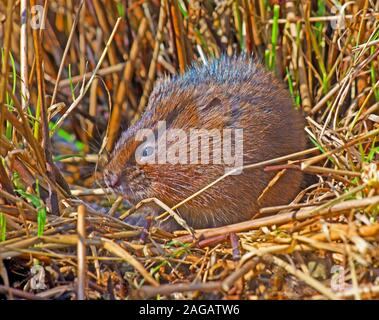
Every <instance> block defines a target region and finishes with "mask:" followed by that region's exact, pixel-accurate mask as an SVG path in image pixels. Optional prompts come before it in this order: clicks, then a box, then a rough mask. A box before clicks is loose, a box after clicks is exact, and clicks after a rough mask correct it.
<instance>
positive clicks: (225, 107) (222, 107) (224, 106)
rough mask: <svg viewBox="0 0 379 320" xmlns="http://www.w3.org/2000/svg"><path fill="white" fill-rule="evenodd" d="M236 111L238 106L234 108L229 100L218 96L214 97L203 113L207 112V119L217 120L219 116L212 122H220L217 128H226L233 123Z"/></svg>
mask: <svg viewBox="0 0 379 320" xmlns="http://www.w3.org/2000/svg"><path fill="white" fill-rule="evenodd" d="M235 109H236V106H232V105H231V103H230V101H229V99H227V98H226V97H223V96H219V95H218V96H214V97H212V98H211V100H210V101H208V103H206V105H205V107H204V108H203V111H205V112H204V115H205V117H206V118H208V117H212V118H215V115H217V119H212V120H213V121H217V122H218V125H217V126H222V127H226V126H228V125H229V124H230V123H231V121H232V119H233V117H234V114H235Z"/></svg>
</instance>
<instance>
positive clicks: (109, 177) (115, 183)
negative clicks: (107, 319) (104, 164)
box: [104, 170, 122, 189]
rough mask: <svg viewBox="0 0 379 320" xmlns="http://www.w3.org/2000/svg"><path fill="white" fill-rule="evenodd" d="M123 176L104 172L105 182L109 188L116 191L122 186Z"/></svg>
mask: <svg viewBox="0 0 379 320" xmlns="http://www.w3.org/2000/svg"><path fill="white" fill-rule="evenodd" d="M121 176H122V175H121V174H119V173H115V172H110V171H108V170H106V171H105V172H104V181H105V183H106V184H107V185H108V187H110V188H112V189H115V188H117V187H119V186H120V185H121Z"/></svg>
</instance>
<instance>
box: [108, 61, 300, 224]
mask: <svg viewBox="0 0 379 320" xmlns="http://www.w3.org/2000/svg"><path fill="white" fill-rule="evenodd" d="M162 124H164V127H165V129H166V131H165V132H169V134H171V135H173V136H175V134H176V133H178V132H179V133H183V132H184V133H185V134H186V135H185V138H183V136H181V135H180V134H177V135H176V138H174V139H171V140H170V139H167V136H166V137H165V141H164V143H165V145H166V150H164V152H165V155H164V156H165V160H166V161H159V160H160V159H159V157H160V154H161V153H162V148H161V151H159V150H158V149H159V143H160V142H162V139H163V138H161V136H159V132H160V130H161V126H162ZM143 129H145V131H143ZM146 129H147V130H146ZM172 129H176V130H177V131H175V130H174V131H173V130H172ZM178 129H179V131H178ZM194 129H201V130H203V132H206V133H210V136H212V138H211V139H209V148H208V149H207V150H208V151H209V159H210V160H209V161H208V162H209V163H204V161H202V160H204V159H203V158H201V154H200V153H199V152H201V151H203V149H202V145H201V140H199V144H198V145H197V146H198V147H199V148H198V149H196V150H194V147H195V144H193V143H192V142H193V139H194V138H193V136H192V135H191V133H192V132H193V130H194ZM241 129H242V130H241ZM141 132H143V133H144V134H145V137H147V135H146V132H151V133H152V135H153V138H152V139H150V141H149V139H148V138H146V139H145V140H144V141H140V140H142V139H141V137H140V136H141ZM172 132H174V134H172ZM225 132H231V134H230V136H229V138H230V139H229V140H227V138H226V136H224V133H225ZM214 133H215V134H216V135H213V134H214ZM217 133H219V135H218V137H217ZM137 136H138V139H136V138H137ZM219 138H221V144H220V143H219V142H220V141H219V140H218V141H217V142H218V143H212V141H213V142H215V141H216V140H217V139H219ZM224 142H225V143H226V142H229V143H230V144H231V145H230V147H231V150H233V151H234V155H233V154H231V155H232V156H233V157H232V159H234V160H237V159H240V160H243V164H250V163H257V162H261V161H264V160H268V159H273V158H276V157H280V156H283V155H287V154H291V153H294V152H297V151H301V150H303V149H304V148H305V147H306V136H305V132H304V120H303V117H302V115H301V114H300V113H299V112H298V111H296V110H295V109H294V108H293V106H292V100H291V97H290V96H289V93H288V92H287V90H286V89H285V87H284V86H283V85H282V83H281V82H280V81H278V80H276V79H275V78H274V77H273V76H272V75H271V73H269V72H267V71H266V70H265V69H264V68H263V67H262V66H261V65H260V64H259V63H257V62H255V61H253V60H252V59H249V58H246V57H227V56H224V57H222V58H220V59H217V60H213V61H209V62H208V64H207V65H197V66H193V67H192V68H190V69H189V70H188V71H187V72H186V73H185V74H184V75H182V76H179V75H178V76H175V77H173V78H171V79H165V80H163V81H160V82H158V84H157V85H156V86H155V88H154V90H153V92H152V93H151V96H150V99H149V103H148V105H147V107H146V110H145V112H144V113H143V114H142V116H141V118H140V119H139V121H138V122H136V123H135V124H134V125H132V126H131V127H130V128H129V129H128V130H127V131H125V132H124V133H123V134H122V135H121V137H120V139H119V141H118V142H117V144H116V147H115V149H114V151H113V154H112V156H111V158H110V161H109V163H108V164H107V165H106V167H105V170H104V180H105V182H106V183H107V184H108V186H110V187H111V188H113V189H114V190H115V191H116V193H119V194H122V195H124V196H125V197H126V198H127V199H128V200H129V201H131V202H132V203H134V204H136V203H137V202H139V201H140V200H142V199H144V198H152V197H155V198H158V199H160V200H161V201H163V202H164V203H166V204H167V205H168V206H170V207H172V206H174V205H175V204H177V203H179V202H180V201H182V200H184V199H186V198H187V197H189V196H191V195H192V194H193V193H195V192H196V191H198V190H200V189H202V188H203V187H204V186H206V185H208V184H209V183H211V182H212V181H214V180H216V179H217V178H218V177H220V176H222V175H223V174H224V173H225V170H226V169H227V168H229V167H231V164H230V163H228V164H226V162H224V161H221V162H220V161H219V160H220V159H219V158H218V160H217V161H215V156H216V155H217V156H220V155H221V159H222V160H224V157H223V156H224V155H225V148H224ZM178 146H179V147H178ZM180 146H181V147H183V146H184V147H185V150H184V151H183V148H182V149H180ZM241 147H242V148H241ZM221 149H222V150H221ZM173 150H174V151H173ZM175 150H176V151H175ZM199 150H200V151H199ZM229 151H230V150H229ZM170 152H171V153H170ZM238 153H239V155H240V157H239V158H238V157H237V156H238ZM194 155H198V157H196V158H197V160H199V159H200V161H198V162H199V163H195V162H196V161H195V162H191V159H192V158H193V156H194ZM167 156H169V157H167ZM170 157H171V158H174V160H172V159H168V158H170ZM225 158H226V157H225ZM212 160H213V161H212ZM170 161H171V162H170ZM205 162H206V161H205ZM238 164H239V163H238ZM238 164H237V163H234V167H236V166H237V165H238ZM232 166H233V164H232ZM274 175H275V173H273V172H264V171H263V168H261V169H252V170H244V171H242V173H240V174H235V175H231V176H228V177H227V178H225V179H223V180H222V181H220V182H219V183H217V184H216V185H214V186H213V187H211V188H209V189H208V190H206V191H205V192H203V193H201V194H200V195H198V196H197V197H195V198H194V199H192V200H190V201H189V202H187V203H185V204H184V205H182V206H181V207H180V208H178V210H177V211H178V212H179V214H180V215H181V216H182V217H183V218H184V219H185V220H186V221H187V223H188V224H189V225H190V226H192V227H194V228H206V227H217V226H222V225H227V224H231V223H237V222H241V221H244V220H247V219H249V218H251V217H252V216H253V215H254V214H255V213H257V211H258V210H259V208H260V207H263V206H274V205H281V204H287V203H289V202H290V201H291V200H292V199H293V198H294V197H295V195H296V194H297V193H298V191H299V188H300V183H301V181H302V173H301V172H299V171H294V170H288V171H287V172H286V173H285V174H284V175H282V176H281V177H280V178H279V180H278V181H277V182H276V183H275V184H274V185H273V186H272V187H271V188H270V189H269V190H268V192H265V194H264V196H263V197H261V198H260V196H261V194H262V191H263V190H264V189H265V188H266V187H267V185H268V184H269V182H270V181H271V180H272V178H273V177H274ZM258 199H259V201H258ZM137 220H138V218H136V217H135V218H134V222H137ZM171 220H172V219H171ZM172 227H173V224H172V223H166V224H165V225H163V228H167V229H171V228H172Z"/></svg>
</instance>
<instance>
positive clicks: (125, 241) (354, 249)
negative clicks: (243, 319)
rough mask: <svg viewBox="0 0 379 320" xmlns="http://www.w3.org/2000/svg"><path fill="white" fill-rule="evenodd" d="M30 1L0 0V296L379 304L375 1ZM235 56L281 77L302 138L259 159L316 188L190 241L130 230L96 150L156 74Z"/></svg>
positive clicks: (109, 143)
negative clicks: (102, 182)
mask: <svg viewBox="0 0 379 320" xmlns="http://www.w3.org/2000/svg"><path fill="white" fill-rule="evenodd" d="M38 4H39V3H38V2H37V3H36V1H35V0H31V1H30V2H29V1H26V0H20V1H15V0H8V1H7V2H5V3H4V2H1V3H0V22H1V24H0V39H1V44H2V45H1V46H2V63H1V77H0V107H1V113H0V152H1V161H0V236H1V239H0V240H1V242H0V294H1V297H3V298H8V299H10V298H26V299H73V298H79V299H81V298H84V297H86V298H91V299H97V298H100V299H126V298H136V297H140V298H141V297H142V298H149V297H150V298H157V297H160V298H165V299H183V298H185V299H204V298H217V299H218V298H223V299H293V298H295V299H326V298H328V299H338V298H342V299H345V298H347V299H350V298H356V299H375V298H378V296H379V261H378V256H379V255H378V253H379V249H378V241H379V221H378V211H379V193H378V191H379V171H378V167H377V163H378V151H379V143H378V134H379V126H378V123H379V117H378V107H379V86H378V79H379V73H378V69H379V42H378V41H379V40H378V39H379V28H378V27H379V23H378V18H377V17H378V15H379V2H378V1H371V0H370V1H369V0H361V1H355V3H351V2H349V3H347V2H345V1H341V5H342V6H341V7H336V6H335V5H334V1H325V2H324V1H303V0H302V1H263V0H262V1H259V0H258V1H247V0H219V1H186V0H178V1H174V0H162V1H158V0H151V1H127V0H125V1H111V0H104V1H85V2H83V1H68V0H67V1H66V0H63V1H53V0H52V1H48V2H46V7H45V8H44V10H43V11H41V10H33V12H34V13H33V14H32V13H31V11H32V10H31V6H35V5H38ZM38 8H39V9H40V8H42V7H37V9H38ZM24 10H25V12H26V14H24V16H25V17H27V19H26V21H21V20H20V15H21V14H22V12H23V11H24ZM36 14H37V16H38V15H39V14H41V16H42V17H43V21H44V28H42V29H38V28H32V26H33V23H34V26H35V25H37V26H38V24H40V23H41V19H38V18H41V16H39V17H36ZM119 17H120V18H119ZM242 51H244V52H248V53H254V54H255V55H256V56H257V57H259V58H260V59H261V60H262V61H264V63H265V64H266V65H267V67H268V68H269V69H271V70H273V72H275V73H276V74H277V76H278V77H279V78H283V79H284V81H287V83H288V87H289V90H290V92H291V94H292V96H293V99H294V105H295V106H296V107H298V108H301V109H303V110H304V112H305V113H306V114H307V120H308V126H307V132H308V133H309V137H310V138H311V140H312V141H313V143H314V148H313V149H312V150H310V151H309V153H308V155H307V156H306V152H305V153H304V157H303V159H305V160H297V161H291V157H288V158H287V159H286V160H285V161H283V160H281V161H280V159H279V160H278V161H271V162H269V163H263V164H260V167H261V168H262V170H275V171H277V172H278V175H280V172H281V171H282V170H288V169H291V170H304V171H305V172H308V173H311V174H313V175H314V176H315V177H316V178H317V183H315V184H313V185H312V186H310V187H308V188H307V189H305V190H303V191H302V192H301V193H300V194H299V196H298V197H297V198H296V199H295V200H294V201H293V202H292V203H291V204H288V205H287V206H282V207H275V208H263V209H262V210H261V211H262V212H261V213H265V214H267V213H272V214H273V215H271V216H268V217H265V218H259V217H258V218H257V219H255V220H252V221H247V222H244V223H241V224H237V225H232V226H227V227H224V228H219V229H213V230H203V231H196V233H195V236H196V239H194V238H193V236H192V235H189V234H188V233H187V232H185V231H182V232H177V233H175V234H167V233H164V232H163V231H161V230H159V229H157V228H154V227H152V228H150V229H149V230H141V229H134V228H132V227H130V226H128V225H127V224H125V223H124V222H123V220H122V217H123V216H125V214H124V213H125V212H126V210H127V208H126V207H125V204H124V203H123V201H122V199H115V198H114V197H113V196H112V195H111V194H109V193H108V191H107V190H106V189H102V188H101V187H100V186H99V187H97V186H96V183H98V182H99V178H97V175H96V174H94V172H97V163H98V160H99V158H100V156H99V155H102V154H104V153H106V152H108V151H110V150H111V149H112V147H113V144H114V142H115V139H116V138H117V136H118V134H119V132H120V130H122V128H123V126H124V125H125V124H126V125H128V124H129V123H130V122H131V121H133V119H134V118H136V117H138V116H139V115H140V114H141V112H142V111H143V108H144V106H145V105H146V101H147V99H148V96H149V93H150V91H151V89H152V87H153V85H154V80H155V79H156V78H157V77H159V76H162V75H164V74H174V73H176V72H183V71H184V70H185V69H186V67H187V66H188V65H189V64H190V63H191V62H192V61H194V60H201V59H202V58H204V57H206V56H209V57H211V56H216V57H217V56H219V55H220V54H221V53H222V52H227V53H229V54H231V53H235V52H237V53H238V52H242ZM94 186H96V187H95V188H94Z"/></svg>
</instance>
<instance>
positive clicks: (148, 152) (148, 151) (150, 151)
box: [142, 146, 154, 157]
mask: <svg viewBox="0 0 379 320" xmlns="http://www.w3.org/2000/svg"><path fill="white" fill-rule="evenodd" d="M153 153H154V148H153V147H151V146H147V147H145V148H144V149H143V151H142V157H149V156H151V155H152V154H153Z"/></svg>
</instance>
